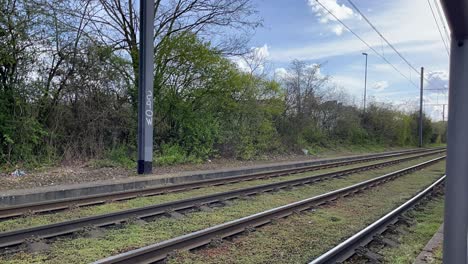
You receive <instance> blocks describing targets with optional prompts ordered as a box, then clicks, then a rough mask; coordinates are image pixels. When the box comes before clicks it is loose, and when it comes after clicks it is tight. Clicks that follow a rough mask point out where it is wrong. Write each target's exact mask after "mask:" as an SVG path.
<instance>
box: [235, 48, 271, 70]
mask: <svg viewBox="0 0 468 264" xmlns="http://www.w3.org/2000/svg"><path fill="white" fill-rule="evenodd" d="M269 57H270V51H269V47H268V45H267V44H264V45H263V46H261V47H252V48H250V52H249V53H248V54H246V55H245V56H242V57H239V56H237V57H233V58H231V59H232V61H233V62H234V63H236V64H237V67H238V68H239V69H240V70H241V71H244V72H251V71H255V72H263V70H264V67H265V66H264V64H265V62H266V60H268V58H269Z"/></svg>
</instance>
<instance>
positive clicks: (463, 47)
mask: <svg viewBox="0 0 468 264" xmlns="http://www.w3.org/2000/svg"><path fill="white" fill-rule="evenodd" d="M467 69H468V38H465V39H463V38H460V39H458V40H457V38H456V37H452V44H451V53H450V84H449V104H448V131H447V132H448V134H447V141H448V142H447V143H448V144H447V166H446V172H447V181H446V183H445V185H446V191H445V220H444V263H445V264H453V263H456V264H466V263H467V252H468V251H467V227H468V202H467V201H468V162H467V157H468V137H467V136H466V135H468V119H467V116H468V104H467V103H466V101H467V100H468V87H467V86H468V74H466V70H467Z"/></svg>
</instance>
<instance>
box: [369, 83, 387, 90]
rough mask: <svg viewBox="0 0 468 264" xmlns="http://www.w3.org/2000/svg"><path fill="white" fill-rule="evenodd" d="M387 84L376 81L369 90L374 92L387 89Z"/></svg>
mask: <svg viewBox="0 0 468 264" xmlns="http://www.w3.org/2000/svg"><path fill="white" fill-rule="evenodd" d="M388 86H389V84H388V82H387V81H378V82H375V83H374V84H372V86H371V88H372V89H374V90H384V89H385V88H388Z"/></svg>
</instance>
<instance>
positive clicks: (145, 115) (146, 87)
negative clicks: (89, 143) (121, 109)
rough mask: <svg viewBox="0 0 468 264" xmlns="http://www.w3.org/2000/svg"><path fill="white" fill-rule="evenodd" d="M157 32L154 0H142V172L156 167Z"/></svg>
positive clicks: (140, 76)
mask: <svg viewBox="0 0 468 264" xmlns="http://www.w3.org/2000/svg"><path fill="white" fill-rule="evenodd" d="M153 32H154V1H153V0H150V1H147V0H140V53H139V75H138V169H137V171H138V174H149V173H151V172H152V169H153V168H152V162H153V81H154V76H153V75H154V73H153V68H154V65H153V63H154V59H153V55H154V53H153V49H154V44H153V36H154V33H153Z"/></svg>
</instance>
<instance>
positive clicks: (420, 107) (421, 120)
mask: <svg viewBox="0 0 468 264" xmlns="http://www.w3.org/2000/svg"><path fill="white" fill-rule="evenodd" d="M423 89H424V67H421V92H420V95H419V147H420V148H422V146H423Z"/></svg>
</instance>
